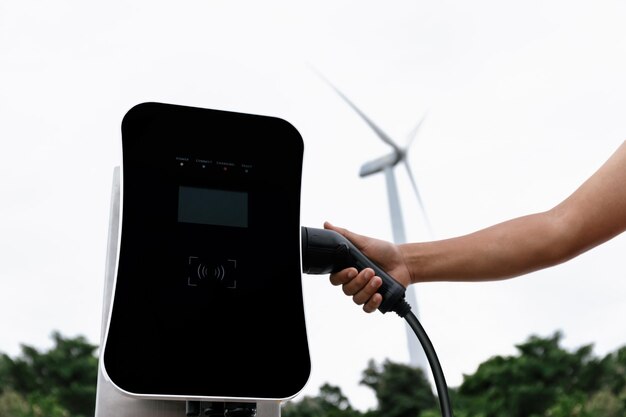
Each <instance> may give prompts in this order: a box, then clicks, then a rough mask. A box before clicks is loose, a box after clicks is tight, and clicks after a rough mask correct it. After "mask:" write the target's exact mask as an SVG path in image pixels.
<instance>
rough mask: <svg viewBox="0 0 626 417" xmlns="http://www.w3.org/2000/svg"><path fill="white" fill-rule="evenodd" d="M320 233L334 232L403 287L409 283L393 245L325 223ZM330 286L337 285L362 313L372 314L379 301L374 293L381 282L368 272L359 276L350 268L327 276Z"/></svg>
mask: <svg viewBox="0 0 626 417" xmlns="http://www.w3.org/2000/svg"><path fill="white" fill-rule="evenodd" d="M324 229H329V230H334V231H335V232H337V233H339V234H341V235H342V236H344V237H345V238H346V239H348V240H349V241H351V242H352V243H353V244H354V246H356V247H357V249H359V250H360V251H361V252H362V253H363V254H364V255H365V256H367V257H368V258H370V259H371V260H372V261H374V262H375V263H376V264H378V265H379V266H380V267H381V268H382V269H383V270H384V271H385V272H387V273H388V274H389V275H391V276H392V277H394V278H395V279H396V280H397V281H398V282H400V284H402V285H403V286H404V287H407V286H408V285H409V284H410V283H411V279H410V274H409V270H408V268H407V267H406V264H405V262H404V258H403V256H402V253H401V252H400V250H399V248H398V246H397V245H395V244H393V243H391V242H387V241H385V240H380V239H374V238H371V237H367V236H364V235H359V234H356V233H353V232H351V231H349V230H347V229H344V228H341V227H336V226H333V225H332V224H331V223H329V222H325V223H324ZM330 282H331V284H333V285H335V286H339V285H341V286H342V289H343V292H344V294H346V295H348V296H351V297H352V300H353V301H354V302H355V304H357V305H362V306H363V311H365V312H366V313H372V312H374V311H376V310H377V309H378V307H380V304H381V303H382V301H383V298H382V295H380V294H379V293H378V292H377V291H378V289H379V288H380V286H381V285H382V279H381V278H380V277H378V276H376V275H375V274H374V270H372V269H371V268H365V269H363V270H362V271H360V272H359V271H357V269H356V268H353V267H350V268H346V269H343V270H341V271H338V272H334V273H332V274H330Z"/></svg>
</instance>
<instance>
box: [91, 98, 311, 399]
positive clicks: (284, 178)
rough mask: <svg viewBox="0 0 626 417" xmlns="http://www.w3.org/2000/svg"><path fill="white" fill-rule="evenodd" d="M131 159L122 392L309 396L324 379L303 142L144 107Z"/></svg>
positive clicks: (117, 296)
mask: <svg viewBox="0 0 626 417" xmlns="http://www.w3.org/2000/svg"><path fill="white" fill-rule="evenodd" d="M122 151H123V164H122V179H123V185H122V190H123V194H122V228H121V240H120V249H119V258H118V267H117V275H116V282H115V292H114V297H113V304H112V308H111V315H110V319H109V325H108V333H107V336H106V342H105V346H104V352H103V355H104V356H103V363H104V370H105V372H106V374H107V375H108V377H109V378H110V380H111V381H112V382H113V383H114V384H115V385H116V386H117V387H119V388H120V389H122V390H123V391H126V392H127V393H129V394H136V395H139V396H152V395H154V396H159V397H220V398H254V399H264V398H268V399H281V398H288V397H291V396H293V395H295V394H297V393H298V392H299V391H300V390H301V389H302V388H303V387H304V385H305V384H306V382H307V380H308V378H309V374H310V366H311V364H310V358H309V350H308V341H307V334H306V328H305V321H304V311H303V299H302V286H301V276H302V275H301V264H300V256H301V254H300V234H299V233H300V183H301V173H302V157H303V141H302V138H301V136H300V134H299V133H298V131H297V130H296V129H295V128H294V127H293V126H292V125H291V124H289V123H288V122H286V121H284V120H282V119H279V118H275V117H269V116H260V115H251V114H243V113H236V112H228V111H221V110H212V109H203V108H196V107H188V106H179V105H172V104H164V103H143V104H139V105H137V106H135V107H133V108H132V109H131V110H129V112H128V113H127V114H126V116H125V117H124V120H123V122H122Z"/></svg>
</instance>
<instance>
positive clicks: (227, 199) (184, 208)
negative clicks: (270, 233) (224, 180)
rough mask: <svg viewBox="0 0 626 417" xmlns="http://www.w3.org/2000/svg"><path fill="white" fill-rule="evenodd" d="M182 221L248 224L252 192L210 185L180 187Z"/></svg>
mask: <svg viewBox="0 0 626 417" xmlns="http://www.w3.org/2000/svg"><path fill="white" fill-rule="evenodd" d="M178 221H179V222H182V223H197V224H210V225H216V226H230V227H248V193H245V192H239V191H225V190H214V189H210V188H200V187H186V186H181V187H179V188H178Z"/></svg>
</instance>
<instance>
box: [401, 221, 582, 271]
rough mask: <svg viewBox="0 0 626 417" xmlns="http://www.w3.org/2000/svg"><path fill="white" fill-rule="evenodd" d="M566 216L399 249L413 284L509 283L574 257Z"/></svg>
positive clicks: (506, 224) (504, 225) (510, 224)
mask: <svg viewBox="0 0 626 417" xmlns="http://www.w3.org/2000/svg"><path fill="white" fill-rule="evenodd" d="M561 217H562V213H560V212H559V210H558V209H553V210H550V211H547V212H543V213H537V214H532V215H529V216H524V217H519V218H516V219H513V220H509V221H506V222H503V223H499V224H496V225H494V226H491V227H488V228H486V229H482V230H479V231H477V232H474V233H471V234H468V235H464V236H460V237H455V238H452V239H446V240H439V241H434V242H427V243H410V244H405V245H401V246H400V250H401V252H402V254H403V256H404V259H405V262H406V263H407V266H408V268H409V270H410V272H411V281H412V282H413V283H415V282H427V281H483V280H499V279H506V278H511V277H515V276H519V275H522V274H526V273H529V272H532V271H535V270H538V269H542V268H546V267H549V266H552V265H556V264H558V263H561V262H563V261H565V260H567V259H569V258H571V257H572V256H574V255H575V253H576V248H575V247H574V246H573V245H571V244H569V243H568V242H570V241H572V240H573V239H574V238H573V236H574V234H575V233H576V231H575V230H572V229H571V228H570V227H569V226H568V225H567V224H565V220H564V219H562V218H561Z"/></svg>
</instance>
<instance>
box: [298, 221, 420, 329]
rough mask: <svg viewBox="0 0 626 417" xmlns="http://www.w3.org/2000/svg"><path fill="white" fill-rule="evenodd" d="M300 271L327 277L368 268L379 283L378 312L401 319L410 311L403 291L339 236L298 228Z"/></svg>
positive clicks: (404, 290) (389, 277)
mask: <svg viewBox="0 0 626 417" xmlns="http://www.w3.org/2000/svg"><path fill="white" fill-rule="evenodd" d="M301 238H302V272H304V273H305V274H329V273H331V272H337V271H341V270H342V269H345V268H348V267H354V268H356V269H357V270H359V271H361V270H363V269H365V268H372V269H373V270H374V273H375V274H376V276H378V277H380V278H381V279H382V281H383V283H382V285H381V286H380V288H379V289H378V292H379V293H380V294H381V295H382V296H383V301H382V303H381V304H380V307H379V308H378V310H380V311H381V312H382V313H383V314H384V313H386V312H388V311H394V312H395V313H396V314H398V315H399V316H400V317H404V316H406V315H407V313H408V312H409V311H410V310H411V306H410V304H409V303H407V302H406V300H405V298H404V297H405V293H406V288H405V287H404V286H403V285H402V284H400V283H399V282H398V281H396V280H395V279H394V278H393V277H392V276H391V275H389V274H388V273H386V272H385V271H384V270H383V269H382V268H381V267H380V266H378V265H377V264H376V263H375V262H373V261H372V260H370V259H369V258H368V257H367V256H365V255H363V253H362V252H361V251H360V250H358V249H357V248H356V246H354V244H353V243H352V242H350V241H349V240H348V239H346V238H345V237H344V236H343V235H341V234H339V233H337V232H335V231H334V230H328V229H316V228H313V227H304V226H303V227H302V230H301Z"/></svg>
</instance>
